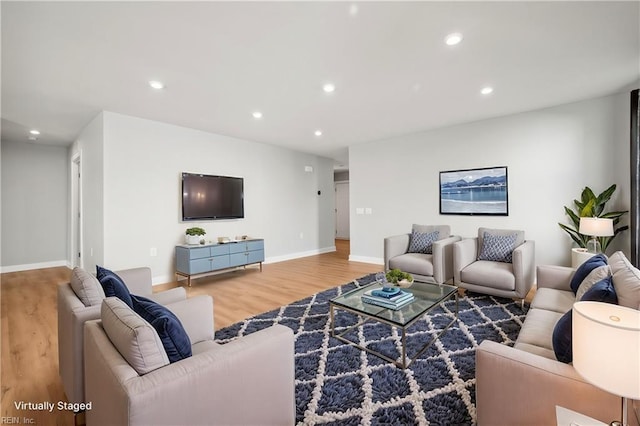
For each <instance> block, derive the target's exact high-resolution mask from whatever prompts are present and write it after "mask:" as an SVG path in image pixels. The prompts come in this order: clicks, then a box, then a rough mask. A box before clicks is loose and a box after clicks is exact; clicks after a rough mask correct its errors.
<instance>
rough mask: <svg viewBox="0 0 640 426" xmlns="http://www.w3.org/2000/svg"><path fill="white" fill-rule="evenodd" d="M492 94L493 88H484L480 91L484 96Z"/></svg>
mask: <svg viewBox="0 0 640 426" xmlns="http://www.w3.org/2000/svg"><path fill="white" fill-rule="evenodd" d="M491 92H493V87H489V86H487V87H483V88H482V90H480V93H482V94H483V95H488V94H490V93H491Z"/></svg>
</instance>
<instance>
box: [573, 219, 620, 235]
mask: <svg viewBox="0 0 640 426" xmlns="http://www.w3.org/2000/svg"><path fill="white" fill-rule="evenodd" d="M578 232H579V233H581V234H582V235H589V236H592V237H610V236H612V235H613V219H603V218H600V217H581V218H580V228H579V230H578Z"/></svg>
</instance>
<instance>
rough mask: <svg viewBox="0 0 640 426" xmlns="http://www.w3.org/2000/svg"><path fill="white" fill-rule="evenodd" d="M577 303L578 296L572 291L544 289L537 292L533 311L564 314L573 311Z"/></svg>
mask: <svg viewBox="0 0 640 426" xmlns="http://www.w3.org/2000/svg"><path fill="white" fill-rule="evenodd" d="M575 301H576V296H575V294H573V292H572V291H566V290H556V289H554V288H545V287H542V288H539V289H537V290H536V296H535V297H534V298H533V300H532V301H531V309H545V310H547V311H553V312H557V313H559V314H564V313H565V312H567V311H569V310H571V307H572V306H573V304H574V303H575Z"/></svg>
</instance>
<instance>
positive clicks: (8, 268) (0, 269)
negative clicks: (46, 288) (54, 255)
mask: <svg viewBox="0 0 640 426" xmlns="http://www.w3.org/2000/svg"><path fill="white" fill-rule="evenodd" d="M59 266H66V267H67V268H69V269H71V267H70V264H69V262H68V261H66V260H55V261H52V262H41V263H28V264H25V265H11V266H2V267H0V272H1V273H3V274H4V273H7V272H20V271H31V270H33V269H43V268H57V267H59Z"/></svg>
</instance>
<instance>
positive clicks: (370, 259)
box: [349, 255, 384, 265]
mask: <svg viewBox="0 0 640 426" xmlns="http://www.w3.org/2000/svg"><path fill="white" fill-rule="evenodd" d="M349 262H362V263H373V264H374V265H384V259H381V258H379V257H368V256H353V255H349Z"/></svg>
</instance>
